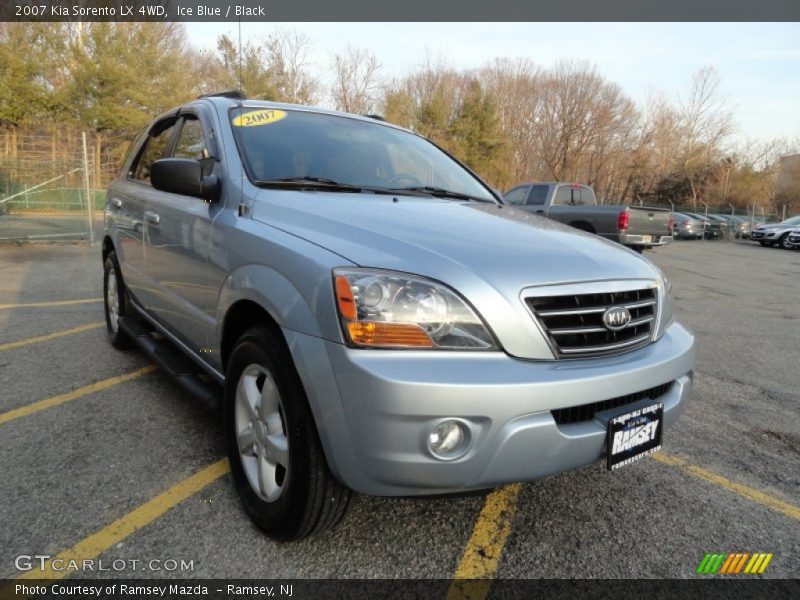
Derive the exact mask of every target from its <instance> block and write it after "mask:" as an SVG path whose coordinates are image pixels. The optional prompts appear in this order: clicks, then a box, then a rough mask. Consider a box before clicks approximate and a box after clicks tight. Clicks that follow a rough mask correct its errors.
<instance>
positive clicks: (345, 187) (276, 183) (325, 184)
mask: <svg viewBox="0 0 800 600" xmlns="http://www.w3.org/2000/svg"><path fill="white" fill-rule="evenodd" d="M253 183H254V184H256V185H258V186H264V187H298V188H303V187H306V188H308V187H316V188H320V189H327V190H339V191H345V192H360V191H362V190H363V189H364V188H363V187H362V186H359V185H353V184H350V183H342V182H341V181H335V180H333V179H328V178H326V177H281V178H280V179H256V180H255V181H254V182H253Z"/></svg>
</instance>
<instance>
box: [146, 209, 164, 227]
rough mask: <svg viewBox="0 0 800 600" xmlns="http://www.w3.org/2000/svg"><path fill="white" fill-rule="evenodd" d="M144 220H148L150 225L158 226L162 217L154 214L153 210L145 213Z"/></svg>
mask: <svg viewBox="0 0 800 600" xmlns="http://www.w3.org/2000/svg"><path fill="white" fill-rule="evenodd" d="M144 218H145V219H147V222H148V223H152V224H153V225H158V224H159V222H160V221H161V217H159V216H158V213H154V212H153V211H152V210H146V211H144Z"/></svg>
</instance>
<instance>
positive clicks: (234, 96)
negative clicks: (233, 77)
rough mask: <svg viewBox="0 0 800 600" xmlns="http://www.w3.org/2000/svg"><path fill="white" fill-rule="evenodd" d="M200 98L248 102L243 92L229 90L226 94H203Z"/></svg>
mask: <svg viewBox="0 0 800 600" xmlns="http://www.w3.org/2000/svg"><path fill="white" fill-rule="evenodd" d="M197 98H198V99H199V98H232V99H233V100H247V96H245V94H244V92H243V91H242V90H228V91H226V92H214V93H213V94H203V95H201V96H198V97H197Z"/></svg>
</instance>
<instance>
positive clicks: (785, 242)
mask: <svg viewBox="0 0 800 600" xmlns="http://www.w3.org/2000/svg"><path fill="white" fill-rule="evenodd" d="M778 246H780V247H781V249H783V250H791V249H792V246H791V245H790V244H789V234H788V233H784V234H783V235H782V236H781V239H779V240H778Z"/></svg>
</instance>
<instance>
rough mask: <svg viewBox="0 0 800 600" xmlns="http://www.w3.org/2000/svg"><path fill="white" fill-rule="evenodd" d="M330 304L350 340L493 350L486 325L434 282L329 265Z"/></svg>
mask: <svg viewBox="0 0 800 600" xmlns="http://www.w3.org/2000/svg"><path fill="white" fill-rule="evenodd" d="M333 280H334V291H335V294H336V304H337V306H338V308H339V317H340V319H341V322H342V329H343V330H344V334H345V338H346V339H347V341H348V342H350V343H351V344H352V345H354V346H362V347H373V348H374V347H379V348H429V349H447V350H496V349H497V344H496V343H495V341H494V338H493V337H492V335H491V333H489V330H488V328H487V327H486V325H485V324H484V323H483V321H482V320H481V318H480V317H479V316H478V315H477V314H476V313H475V311H474V310H473V309H472V308H471V307H470V306H469V305H468V304H467V303H466V302H465V301H464V300H463V299H462V298H460V297H459V296H458V295H457V294H456V293H455V292H453V291H452V290H450V289H449V288H447V287H445V286H444V285H442V284H440V283H436V282H434V281H430V280H427V279H424V278H422V277H416V276H414V275H406V274H405V273H394V272H391V271H378V270H374V269H335V270H334V272H333Z"/></svg>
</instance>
